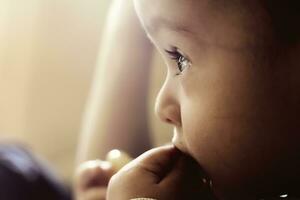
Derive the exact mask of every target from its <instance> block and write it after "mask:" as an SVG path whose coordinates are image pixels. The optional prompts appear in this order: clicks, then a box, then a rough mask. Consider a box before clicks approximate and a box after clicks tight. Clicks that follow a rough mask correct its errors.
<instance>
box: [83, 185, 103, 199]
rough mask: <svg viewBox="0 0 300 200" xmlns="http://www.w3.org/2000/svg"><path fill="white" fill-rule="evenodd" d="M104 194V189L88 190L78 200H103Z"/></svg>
mask: <svg viewBox="0 0 300 200" xmlns="http://www.w3.org/2000/svg"><path fill="white" fill-rule="evenodd" d="M106 192H107V189H106V188H105V187H100V188H93V189H89V190H88V191H86V192H85V193H84V195H82V197H81V198H80V199H79V200H105V199H106Z"/></svg>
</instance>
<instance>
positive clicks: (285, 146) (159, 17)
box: [135, 0, 300, 195]
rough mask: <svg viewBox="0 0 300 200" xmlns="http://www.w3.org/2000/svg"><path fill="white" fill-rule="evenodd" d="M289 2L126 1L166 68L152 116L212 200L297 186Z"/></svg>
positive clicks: (298, 72)
mask: <svg viewBox="0 0 300 200" xmlns="http://www.w3.org/2000/svg"><path fill="white" fill-rule="evenodd" d="M278 2H279V3H278ZM282 2H284V3H282ZM294 2H296V1H289V0H285V1H272V2H271V1H270V2H269V1H268V0H251V1H249V0H176V1H175V0H136V1H135V6H136V10H137V13H138V15H139V17H140V19H141V22H142V24H143V25H144V27H145V29H146V31H147V33H148V34H149V36H150V38H151V40H152V41H153V43H154V44H155V46H156V47H157V49H158V50H159V51H160V52H161V54H162V55H163V57H164V59H165V61H166V63H167V67H168V74H167V77H166V81H165V83H164V85H163V87H162V89H161V91H160V93H159V95H158V98H157V105H156V111H157V113H158V115H159V117H160V118H161V119H162V120H164V121H166V122H168V123H171V124H173V125H174V127H175V129H174V130H175V131H174V139H173V142H174V143H175V145H176V146H177V147H178V148H180V149H181V150H182V151H185V152H186V153H188V154H190V155H192V156H193V157H194V158H195V159H196V160H197V161H198V162H199V163H200V164H201V166H202V167H203V168H204V169H205V170H206V171H207V173H208V174H209V175H210V176H211V178H212V180H213V183H214V187H215V189H216V192H217V193H218V194H220V195H231V194H233V193H235V194H236V193H238V192H237V191H240V192H241V193H244V192H249V193H255V192H256V193H264V192H273V191H275V190H277V189H278V188H277V187H279V188H285V187H290V185H289V184H290V183H291V181H292V179H295V180H297V179H298V178H299V177H300V176H299V173H300V170H298V169H300V145H298V143H299V141H300V126H298V125H297V123H299V122H298V121H299V117H298V113H299V111H300V66H299V64H300V58H299V56H300V51H299V38H298V35H299V21H298V20H299V15H297V12H298V8H297V9H296V8H295V6H297V4H296V3H294ZM281 4H282V5H281ZM278 8H280V9H278ZM289 9H290V11H289ZM287 10H288V11H289V12H292V13H289V12H286V11H287ZM293 10H294V11H293ZM295 10H296V11H295ZM293 22H296V23H293ZM298 158H299V159H298ZM297 159H298V160H297ZM297 170H298V172H297ZM254 191H255V192H254Z"/></svg>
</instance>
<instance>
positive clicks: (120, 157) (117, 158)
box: [106, 149, 132, 172]
mask: <svg viewBox="0 0 300 200" xmlns="http://www.w3.org/2000/svg"><path fill="white" fill-rule="evenodd" d="M106 161H108V162H109V163H111V165H112V167H113V169H114V171H115V172H117V171H119V170H120V169H121V168H122V167H124V165H126V164H127V163H129V162H130V161H132V158H131V157H130V156H129V155H128V154H127V153H125V152H123V151H120V150H117V149H114V150H111V151H110V152H108V154H107V155H106Z"/></svg>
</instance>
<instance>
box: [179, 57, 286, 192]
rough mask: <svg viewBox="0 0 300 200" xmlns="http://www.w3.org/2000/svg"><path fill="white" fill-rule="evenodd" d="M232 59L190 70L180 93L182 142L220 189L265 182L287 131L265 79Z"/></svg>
mask: <svg viewBox="0 0 300 200" xmlns="http://www.w3.org/2000/svg"><path fill="white" fill-rule="evenodd" d="M232 60H233V59H231V60H230V61H231V62H229V63H226V64H225V65H220V64H219V65H218V64H217V63H215V62H213V61H210V62H209V63H213V64H214V66H209V67H210V68H209V67H208V66H206V67H207V68H206V69H201V70H200V69H197V70H196V69H192V68H191V70H190V71H189V72H188V73H186V74H185V79H184V81H183V83H182V93H181V115H182V124H183V136H182V137H183V140H184V141H185V144H186V146H187V149H188V151H189V152H190V153H191V154H192V156H193V157H194V158H195V159H196V160H197V161H198V162H199V163H200V164H201V165H202V167H203V168H204V169H205V170H206V171H207V172H208V173H209V175H210V176H211V177H212V179H213V180H214V181H215V185H216V187H217V188H218V187H220V188H221V189H220V190H230V189H231V188H235V189H236V188H246V185H249V184H252V183H253V182H256V181H258V180H259V181H260V178H261V179H262V180H263V178H264V177H265V174H263V171H265V170H267V169H268V170H269V169H270V168H271V167H272V166H269V165H270V163H272V164H274V162H278V163H279V162H280V161H279V160H277V158H276V156H277V155H279V154H280V151H282V147H283V146H284V140H283V138H282V137H280V135H282V134H280V133H281V131H283V130H284V129H285V128H286V127H285V124H284V123H282V121H280V115H278V112H277V111H278V110H277V111H276V109H275V108H276V107H278V104H277V103H276V102H275V101H274V99H273V98H274V96H272V94H271V90H270V89H269V88H271V87H270V85H269V81H268V80H270V79H269V78H268V76H266V75H265V74H264V73H261V72H260V70H256V71H255V69H254V68H253V67H252V66H247V65H246V64H245V63H243V62H242V61H240V60H238V59H237V60H238V62H237V63H234V62H232ZM223 63H224V62H223ZM216 66H220V67H216ZM279 107H280V106H279ZM278 144H279V145H278ZM281 144H282V145H281ZM253 177H256V178H255V179H256V180H254V178H253ZM226 186H228V188H226ZM232 192H234V191H232Z"/></svg>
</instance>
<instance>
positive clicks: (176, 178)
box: [160, 154, 212, 199]
mask: <svg viewBox="0 0 300 200" xmlns="http://www.w3.org/2000/svg"><path fill="white" fill-rule="evenodd" d="M203 180H207V178H206V175H205V173H204V171H203V169H202V168H201V166H200V165H199V164H198V163H197V162H196V161H195V160H194V159H192V158H191V157H190V156H187V155H184V154H182V155H181V156H180V158H179V159H178V160H177V162H176V163H175V164H174V167H173V168H172V169H171V171H170V172H169V173H168V174H167V175H166V177H165V178H164V179H163V180H162V181H161V182H160V187H161V188H165V189H170V188H173V189H174V190H175V191H176V192H178V193H180V190H183V191H184V195H185V196H186V197H187V196H188V195H191V196H193V195H195V196H201V197H202V198H203V199H212V198H211V197H212V193H211V191H210V188H209V185H208V183H207V184H206V181H203Z"/></svg>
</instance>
